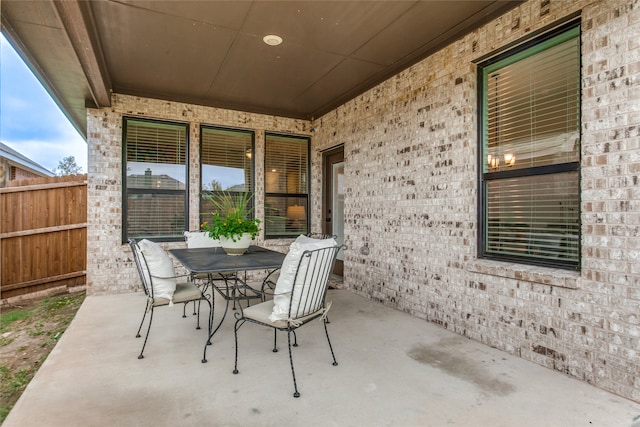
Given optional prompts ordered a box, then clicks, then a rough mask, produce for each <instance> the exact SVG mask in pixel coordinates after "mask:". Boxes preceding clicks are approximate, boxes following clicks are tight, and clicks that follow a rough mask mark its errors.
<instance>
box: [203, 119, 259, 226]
mask: <svg viewBox="0 0 640 427" xmlns="http://www.w3.org/2000/svg"><path fill="white" fill-rule="evenodd" d="M200 141H201V143H200V159H201V160H200V161H201V173H200V188H201V192H202V195H203V196H215V194H216V193H220V192H222V191H224V192H229V193H232V194H241V193H246V192H248V193H250V194H252V193H253V168H252V164H253V163H252V160H253V159H252V154H253V141H254V136H253V132H251V131H247V130H238V129H224V128H216V127H211V126H202V127H201V128H200ZM213 210H214V208H213V206H212V204H211V202H210V201H208V200H207V199H206V198H202V199H201V200H200V223H203V222H204V221H208V220H210V219H211V217H212V212H213Z"/></svg>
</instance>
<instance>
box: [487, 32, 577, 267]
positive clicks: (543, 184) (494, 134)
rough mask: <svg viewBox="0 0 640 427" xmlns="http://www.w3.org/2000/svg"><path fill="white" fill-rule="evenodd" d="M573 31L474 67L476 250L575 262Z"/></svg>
mask: <svg viewBox="0 0 640 427" xmlns="http://www.w3.org/2000/svg"><path fill="white" fill-rule="evenodd" d="M579 34H580V32H579V27H574V28H571V29H569V30H566V31H563V32H561V33H559V34H557V35H555V36H553V37H548V38H546V39H545V40H543V41H541V42H539V43H534V44H533V45H532V46H531V47H529V48H527V49H524V50H522V51H519V52H517V53H515V54H507V55H505V56H504V57H503V58H501V59H499V60H498V61H496V62H495V63H493V64H491V65H487V66H485V67H481V73H482V76H483V81H482V83H483V133H482V134H483V142H484V143H483V151H482V157H481V158H482V159H483V162H482V164H483V168H482V185H483V198H482V199H483V207H482V216H483V218H484V224H483V225H482V236H483V237H482V238H483V244H482V255H483V256H489V257H495V258H498V259H508V260H510V261H514V260H518V259H520V260H522V261H523V262H531V263H538V264H543V265H554V266H560V267H568V268H577V267H578V266H579V260H580V253H579V238H580V200H579V191H580V182H579V172H578V169H579V161H580V38H579Z"/></svg>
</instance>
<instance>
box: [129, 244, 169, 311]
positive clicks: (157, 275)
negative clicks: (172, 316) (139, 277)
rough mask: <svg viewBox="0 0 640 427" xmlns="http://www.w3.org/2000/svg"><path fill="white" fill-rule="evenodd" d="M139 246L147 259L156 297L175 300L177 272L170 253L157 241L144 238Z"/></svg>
mask: <svg viewBox="0 0 640 427" xmlns="http://www.w3.org/2000/svg"><path fill="white" fill-rule="evenodd" d="M138 246H139V247H140V250H141V251H142V254H143V255H144V259H145V260H146V261H147V267H148V268H149V274H150V275H151V281H152V283H153V296H154V298H166V299H168V300H169V301H172V300H173V293H174V292H175V291H176V277H175V276H176V273H175V270H174V269H173V262H171V258H169V255H167V253H166V252H165V251H164V249H162V248H161V247H160V245H158V244H157V243H155V242H152V241H151V240H147V239H143V240H141V241H139V242H138Z"/></svg>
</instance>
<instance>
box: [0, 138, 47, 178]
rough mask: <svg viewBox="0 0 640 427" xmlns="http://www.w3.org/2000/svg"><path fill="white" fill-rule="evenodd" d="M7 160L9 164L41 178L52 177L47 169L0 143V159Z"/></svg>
mask: <svg viewBox="0 0 640 427" xmlns="http://www.w3.org/2000/svg"><path fill="white" fill-rule="evenodd" d="M3 158H4V159H7V161H8V162H9V164H11V165H13V166H17V167H19V168H21V169H24V170H27V171H29V172H33V173H35V174H37V175H42V176H54V175H55V174H54V173H53V172H51V171H50V170H49V169H47V168H45V167H43V166H41V165H39V164H38V163H36V162H34V161H33V160H31V159H29V158H28V157H26V156H24V155H22V154H20V153H18V152H17V151H16V150H14V149H13V148H11V147H9V146H8V145H6V144H3V143H2V142H0V159H3Z"/></svg>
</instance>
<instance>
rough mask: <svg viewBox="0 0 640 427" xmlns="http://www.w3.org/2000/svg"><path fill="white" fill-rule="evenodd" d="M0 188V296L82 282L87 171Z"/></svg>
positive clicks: (84, 261)
mask: <svg viewBox="0 0 640 427" xmlns="http://www.w3.org/2000/svg"><path fill="white" fill-rule="evenodd" d="M10 185H12V187H8V188H0V267H1V268H2V269H1V270H0V298H1V299H2V300H5V299H8V298H11V297H17V296H22V295H25V294H31V293H34V292H41V291H47V290H50V289H52V288H61V287H62V288H65V289H69V288H74V287H77V286H82V285H85V284H86V265H87V255H86V254H87V175H72V176H66V177H53V178H35V179H29V180H25V181H20V182H18V183H10Z"/></svg>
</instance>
